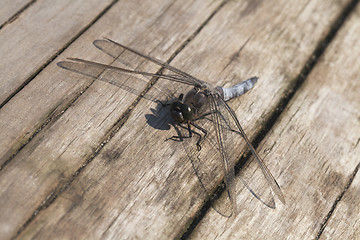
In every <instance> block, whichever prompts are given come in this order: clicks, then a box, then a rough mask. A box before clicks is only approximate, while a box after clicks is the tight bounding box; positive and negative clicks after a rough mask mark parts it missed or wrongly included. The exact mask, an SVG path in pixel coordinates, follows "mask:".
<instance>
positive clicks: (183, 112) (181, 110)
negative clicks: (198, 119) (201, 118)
mask: <svg viewBox="0 0 360 240" xmlns="http://www.w3.org/2000/svg"><path fill="white" fill-rule="evenodd" d="M183 97H184V95H183V94H180V96H179V98H178V100H176V101H175V102H173V103H172V104H171V105H170V114H171V117H172V118H173V119H174V120H175V121H176V122H177V123H183V122H186V121H189V120H192V119H193V117H194V111H193V110H192V108H191V107H190V106H189V105H187V104H185V103H184V102H183V101H182V99H183Z"/></svg>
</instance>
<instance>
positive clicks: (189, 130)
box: [166, 123, 207, 151]
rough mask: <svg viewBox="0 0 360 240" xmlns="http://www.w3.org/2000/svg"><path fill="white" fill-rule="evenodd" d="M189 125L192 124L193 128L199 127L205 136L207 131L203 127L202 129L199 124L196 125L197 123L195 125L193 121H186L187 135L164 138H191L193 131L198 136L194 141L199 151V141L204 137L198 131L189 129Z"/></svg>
mask: <svg viewBox="0 0 360 240" xmlns="http://www.w3.org/2000/svg"><path fill="white" fill-rule="evenodd" d="M190 125H193V126H194V127H195V128H197V129H200V130H201V131H202V132H203V133H204V134H205V137H206V135H207V131H206V130H205V129H203V128H202V127H200V126H198V125H196V124H194V123H187V129H188V132H189V135H188V136H172V137H170V138H167V139H166V140H175V139H176V140H178V139H182V138H192V137H193V133H194V134H196V135H198V136H199V140H198V141H197V142H196V146H197V149H198V151H200V150H201V143H202V141H203V140H204V138H203V137H201V134H200V133H198V132H196V131H194V130H191V127H190Z"/></svg>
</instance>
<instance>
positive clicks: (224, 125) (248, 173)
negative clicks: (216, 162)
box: [210, 92, 285, 211]
mask: <svg viewBox="0 0 360 240" xmlns="http://www.w3.org/2000/svg"><path fill="white" fill-rule="evenodd" d="M210 99H211V101H210V102H211V104H210V108H211V111H212V112H213V114H212V116H213V123H214V128H215V130H216V131H217V134H216V135H217V142H218V146H219V152H220V155H221V159H222V162H223V165H224V174H225V182H226V184H227V185H229V190H228V193H229V195H231V194H234V195H235V196H234V197H232V198H231V196H230V199H231V202H232V203H233V204H236V202H237V200H236V197H237V196H239V194H235V193H236V191H237V190H238V189H239V190H240V188H237V190H234V188H235V182H234V175H235V174H234V168H233V167H234V165H235V163H236V162H238V161H239V160H240V157H241V156H242V155H243V154H244V153H245V154H248V159H247V158H244V159H247V160H246V163H245V164H244V166H243V167H242V169H241V170H240V171H239V174H238V176H239V178H240V180H241V182H242V183H243V185H244V186H245V188H247V189H248V190H249V191H250V192H251V193H252V194H253V195H254V196H255V197H256V198H257V199H259V200H260V201H261V202H262V203H264V204H265V205H266V206H268V207H270V208H275V201H274V198H273V195H272V192H271V190H272V191H273V192H274V193H275V194H276V195H277V197H278V198H279V200H280V201H281V202H283V203H285V200H284V196H283V194H282V191H281V189H280V187H279V185H278V184H277V182H276V180H275V179H274V177H273V176H272V175H271V173H270V171H269V170H268V168H267V167H266V166H265V164H264V162H263V161H262V160H261V158H260V157H259V156H258V154H257V152H256V151H255V149H254V148H253V146H252V145H251V143H250V141H249V139H248V138H247V136H246V134H245V132H244V130H243V129H242V127H241V125H240V123H239V121H238V119H237V117H236V115H235V113H234V111H233V110H232V109H231V108H230V107H229V105H228V104H227V103H226V102H225V101H224V100H223V99H222V98H221V97H220V95H219V94H218V93H216V92H214V93H211V96H210ZM242 139H244V140H245V141H243V140H242ZM269 186H270V187H269ZM233 210H234V211H236V207H233Z"/></svg>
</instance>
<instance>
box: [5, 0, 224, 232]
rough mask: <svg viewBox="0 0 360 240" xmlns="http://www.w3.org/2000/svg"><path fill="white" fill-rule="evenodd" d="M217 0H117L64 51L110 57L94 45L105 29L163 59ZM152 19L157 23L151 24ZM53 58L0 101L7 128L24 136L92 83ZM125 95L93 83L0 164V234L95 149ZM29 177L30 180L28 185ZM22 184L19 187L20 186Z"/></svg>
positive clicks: (19, 222) (130, 98)
mask: <svg viewBox="0 0 360 240" xmlns="http://www.w3.org/2000/svg"><path fill="white" fill-rule="evenodd" d="M220 3H221V2H220V1H213V2H212V3H211V4H208V5H204V4H203V3H202V2H201V1H197V2H188V4H183V3H181V2H178V3H174V2H173V1H165V2H164V1H159V2H154V1H153V0H151V1H146V2H145V1H141V6H142V7H141V8H139V7H138V6H139V4H140V2H135V1H123V2H121V3H120V2H119V3H118V4H116V5H115V6H113V8H111V10H110V11H109V12H108V13H107V14H105V15H104V16H103V17H102V18H101V20H99V21H98V22H97V23H96V24H94V26H93V27H92V28H91V30H90V31H88V32H86V33H85V34H84V35H83V36H82V38H81V40H79V41H77V42H76V43H75V44H73V45H72V47H71V48H70V49H69V50H68V51H65V53H64V55H66V56H73V55H76V56H78V57H86V58H88V59H90V60H91V59H97V60H100V61H102V62H106V61H107V62H108V63H111V61H113V60H112V58H110V57H109V56H106V55H105V54H104V53H102V52H101V51H98V50H96V48H94V47H93V46H92V40H94V39H95V38H98V37H101V36H108V37H114V38H117V39H126V40H124V43H126V44H130V42H133V43H132V45H134V46H135V47H136V46H137V48H139V49H140V50H142V51H144V52H150V51H152V52H153V53H155V54H157V55H158V56H159V57H162V58H164V59H167V58H169V57H170V56H171V55H172V54H173V53H174V52H175V51H176V50H177V49H178V48H179V46H180V44H182V43H183V42H184V41H185V40H186V39H187V38H189V36H190V35H191V34H193V32H195V31H196V29H198V28H199V26H200V25H201V24H202V23H203V22H204V21H205V20H206V19H207V18H208V17H209V15H210V14H212V12H213V11H214V10H215V9H216V7H217V6H218V5H219V4H220ZM174 13H182V14H174ZM184 19H186V20H187V21H184ZM157 21H160V23H158V24H156V23H157ZM135 23H138V24H139V26H138V28H137V30H134V29H133V28H132V26H133V25H134V24H135ZM129 26H131V28H129ZM135 27H136V26H135ZM145 43H146V44H145ZM57 61H58V60H56V61H55V62H54V63H53V64H50V65H49V67H47V68H46V70H44V71H42V72H41V74H39V75H38V76H37V78H35V79H34V80H33V81H32V82H31V83H30V84H28V85H27V86H26V88H24V89H23V90H22V91H21V92H20V93H19V94H17V95H16V96H15V97H14V98H13V99H12V100H11V101H9V102H8V104H6V105H5V106H4V107H3V108H2V109H1V111H2V113H3V114H4V115H3V117H1V118H0V119H1V120H2V121H3V123H2V124H4V126H6V125H5V124H6V123H7V124H9V125H10V126H9V127H8V128H7V129H9V131H8V132H7V134H10V132H11V130H14V129H15V130H16V131H17V134H18V135H15V137H17V139H19V138H20V139H21V136H23V134H25V133H26V132H25V131H27V129H29V128H30V130H31V131H33V127H34V126H41V125H42V124H43V123H44V122H45V123H46V122H47V121H48V119H49V116H48V115H50V114H51V113H52V112H53V111H55V112H56V113H55V115H56V114H57V113H59V112H62V110H64V107H66V106H68V105H69V101H71V99H73V98H74V96H75V97H76V96H77V95H81V93H79V92H81V91H82V90H83V89H84V88H86V87H87V86H88V85H89V84H90V83H89V81H88V80H89V79H87V78H84V77H83V76H80V77H79V76H77V75H75V74H70V73H69V72H66V71H65V70H63V69H60V68H59V67H57V66H56V65H55V63H56V62H57ZM125 94H127V95H125ZM129 95H130V94H129V93H127V92H125V91H121V90H119V89H118V88H117V87H114V86H109V85H106V84H104V83H96V84H95V86H93V87H91V88H90V89H89V90H88V91H86V93H84V94H83V96H82V97H81V98H80V99H79V100H78V101H77V102H76V103H75V104H74V106H72V107H71V108H70V109H69V110H70V111H67V112H66V113H65V114H63V115H62V117H61V119H59V120H57V121H53V122H50V123H48V125H47V126H48V127H47V128H45V129H43V130H42V131H41V132H40V133H38V134H37V135H36V137H34V138H33V139H32V141H31V142H30V143H29V144H27V145H26V146H25V147H24V148H23V149H22V150H21V151H20V152H19V153H18V154H17V155H16V156H15V157H14V158H13V159H12V160H11V161H10V162H9V163H8V164H7V165H6V167H4V169H2V171H1V176H0V178H1V180H0V182H1V183H0V185H1V186H2V188H1V193H0V195H1V196H0V198H1V200H0V202H1V203H2V206H1V208H2V210H3V211H2V212H1V214H0V215H1V216H0V219H1V223H0V226H1V227H0V229H1V235H2V236H3V237H4V238H6V237H9V236H12V235H14V234H15V233H16V231H17V230H19V229H20V228H21V227H22V225H23V224H24V223H25V222H26V221H27V220H28V219H29V218H31V216H32V214H33V213H34V212H35V211H36V209H37V208H38V206H40V205H41V203H42V202H44V200H45V199H47V198H48V197H49V196H51V195H52V194H54V192H53V191H54V189H55V191H57V190H58V189H59V188H60V187H61V186H62V184H64V182H66V181H68V180H69V179H71V178H72V175H73V174H74V172H76V171H77V169H79V168H80V167H81V166H82V165H83V164H84V161H85V160H86V158H88V157H89V156H91V155H92V154H93V152H94V150H95V149H96V148H97V146H98V145H100V143H101V142H102V141H104V138H106V137H104V135H106V133H107V132H108V131H109V130H110V129H111V127H112V126H113V124H114V123H115V122H116V121H117V119H119V118H120V117H121V115H122V114H123V113H124V111H126V109H128V108H129V105H130V104H131V103H132V102H133V100H134V98H136V97H137V96H129ZM91 105H93V106H91ZM75 106H76V107H75ZM109 113H110V114H109ZM5 119H7V120H6V121H5ZM55 120H56V118H55ZM12 121H17V124H19V125H21V127H17V125H15V124H14V125H12ZM84 127H85V128H84ZM24 128H25V129H26V130H25V131H24ZM35 129H36V128H35ZM18 136H20V137H18ZM2 143H4V142H2ZM8 146H9V145H8ZM10 146H11V145H10ZM19 171H20V172H19ZM14 174H15V175H14ZM17 174H19V175H17ZM16 175H17V176H22V180H20V181H19V178H18V177H15V176H16ZM14 177H15V178H14ZM11 179H12V180H11ZM23 180H24V181H25V182H27V183H25V182H23ZM30 182H31V184H30V185H29V186H25V185H27V184H28V183H30ZM23 184H25V185H23ZM20 185H23V186H20ZM23 187H24V188H23ZM57 187H58V188H57ZM22 188H23V190H24V192H21V190H20V189H22ZM25 196H27V197H25ZM5 206H7V207H5ZM11 206H12V207H11Z"/></svg>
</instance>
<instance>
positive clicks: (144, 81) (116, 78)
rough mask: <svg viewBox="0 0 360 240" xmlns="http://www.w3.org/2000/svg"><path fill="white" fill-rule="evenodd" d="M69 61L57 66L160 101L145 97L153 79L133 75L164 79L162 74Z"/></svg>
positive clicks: (164, 92)
mask: <svg viewBox="0 0 360 240" xmlns="http://www.w3.org/2000/svg"><path fill="white" fill-rule="evenodd" d="M69 60H70V61H60V62H58V63H57V65H58V66H59V67H61V68H63V69H66V70H70V71H72V72H76V73H80V74H82V75H84V76H87V77H90V78H92V79H94V80H100V81H103V82H107V83H110V84H112V85H115V86H117V87H119V88H122V89H124V90H126V91H128V92H131V93H133V94H135V95H138V96H143V97H144V98H146V99H148V100H151V101H154V102H155V101H157V100H158V99H157V97H155V96H151V95H149V94H145V95H144V90H145V89H146V88H147V87H150V86H152V85H153V83H152V82H151V79H148V78H141V77H137V76H133V74H134V73H136V74H137V75H142V76H149V77H164V76H162V75H160V74H152V73H148V72H144V74H142V73H143V72H141V71H135V70H130V69H125V68H121V67H116V66H111V65H105V64H101V63H97V62H92V61H87V60H83V59H77V58H69ZM153 88H155V89H156V90H157V91H159V92H161V95H163V96H165V97H166V98H167V99H170V98H173V97H174V93H173V92H172V91H170V90H169V89H160V88H158V87H156V86H153Z"/></svg>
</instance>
